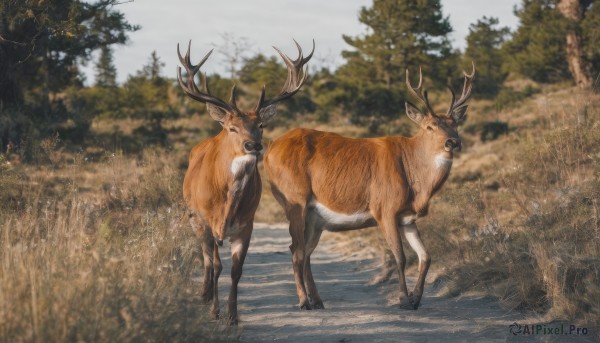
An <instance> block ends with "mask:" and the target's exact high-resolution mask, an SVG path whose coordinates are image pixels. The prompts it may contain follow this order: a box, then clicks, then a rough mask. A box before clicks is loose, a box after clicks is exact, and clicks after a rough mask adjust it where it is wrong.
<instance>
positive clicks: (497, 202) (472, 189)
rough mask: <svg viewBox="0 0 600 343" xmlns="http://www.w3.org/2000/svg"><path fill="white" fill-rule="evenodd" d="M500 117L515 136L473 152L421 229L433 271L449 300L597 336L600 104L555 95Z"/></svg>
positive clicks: (586, 96)
mask: <svg viewBox="0 0 600 343" xmlns="http://www.w3.org/2000/svg"><path fill="white" fill-rule="evenodd" d="M490 115H492V114H490ZM495 115H496V116H499V117H501V119H502V120H504V121H507V122H509V123H512V130H511V132H510V133H509V134H508V135H507V136H503V137H501V138H499V139H497V140H495V141H493V142H476V143H475V145H474V146H472V147H470V148H468V150H467V151H466V152H465V153H464V154H463V155H462V156H461V157H460V159H459V161H457V162H458V163H456V165H455V168H454V169H453V171H452V174H451V177H450V180H449V182H448V183H447V184H446V186H445V188H444V190H443V191H442V192H441V194H440V195H439V196H438V197H437V198H435V199H434V204H433V206H432V209H431V211H430V215H429V217H427V218H426V219H423V220H422V221H421V223H420V227H421V231H422V232H423V234H424V240H425V241H426V242H425V244H426V246H428V247H429V249H430V251H431V253H432V255H433V261H434V268H442V267H444V268H445V270H446V272H445V275H444V276H443V277H444V278H445V279H446V280H447V281H448V284H447V288H446V289H447V292H448V294H450V295H459V294H463V293H465V292H469V291H477V292H482V293H485V294H491V295H494V296H496V297H497V298H499V299H500V301H501V302H502V303H503V304H504V305H505V306H506V307H507V308H510V309H516V310H524V311H526V312H531V313H536V314H537V315H538V316H541V317H542V318H544V319H545V320H568V321H571V322H574V323H577V324H579V325H582V326H588V327H590V328H595V329H596V330H595V331H596V332H598V328H600V235H599V234H600V218H599V217H598V213H599V210H600V178H599V177H600V150H599V148H598V147H599V146H600V97H599V96H598V95H597V94H590V93H581V92H580V91H577V90H575V91H574V90H573V89H571V90H567V91H559V92H552V93H550V94H541V95H538V96H534V97H533V98H530V99H528V100H527V101H525V102H524V103H523V105H522V106H521V107H520V108H514V109H511V110H510V111H508V112H505V113H499V114H495ZM453 260H454V261H457V262H455V263H452V264H444V262H440V261H453ZM436 261H437V262H436Z"/></svg>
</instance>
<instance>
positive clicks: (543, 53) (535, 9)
mask: <svg viewBox="0 0 600 343" xmlns="http://www.w3.org/2000/svg"><path fill="white" fill-rule="evenodd" d="M555 2H556V0H523V3H522V5H521V7H520V8H517V9H515V15H516V16H517V17H519V21H520V25H519V27H518V29H517V31H516V32H515V33H514V34H513V36H512V39H511V40H510V41H508V42H507V43H506V44H505V45H504V47H503V50H504V56H505V60H506V64H505V68H506V71H507V72H510V71H515V72H518V73H520V74H522V75H524V76H526V77H529V78H531V79H532V80H534V81H538V82H556V81H561V80H565V79H567V78H568V77H569V70H568V64H567V60H566V53H565V32H566V20H565V18H564V17H563V16H562V15H561V14H560V13H559V12H558V11H557V10H556V8H555Z"/></svg>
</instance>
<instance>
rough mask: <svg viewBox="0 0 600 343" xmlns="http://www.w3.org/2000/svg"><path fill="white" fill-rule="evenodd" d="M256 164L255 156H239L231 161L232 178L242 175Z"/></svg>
mask: <svg viewBox="0 0 600 343" xmlns="http://www.w3.org/2000/svg"><path fill="white" fill-rule="evenodd" d="M255 164H256V155H244V156H239V157H236V158H234V159H233V161H231V173H232V174H233V175H234V176H236V177H237V176H240V175H241V174H244V173H245V172H246V171H247V170H248V169H249V168H251V167H254V165H255Z"/></svg>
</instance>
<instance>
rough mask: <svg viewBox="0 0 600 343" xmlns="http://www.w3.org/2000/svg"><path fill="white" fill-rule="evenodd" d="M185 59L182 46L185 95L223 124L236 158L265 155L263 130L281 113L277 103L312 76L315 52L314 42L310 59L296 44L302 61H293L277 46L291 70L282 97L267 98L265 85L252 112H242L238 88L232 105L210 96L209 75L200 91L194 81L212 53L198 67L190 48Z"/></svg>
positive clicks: (203, 81) (182, 84)
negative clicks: (310, 63) (308, 67)
mask: <svg viewBox="0 0 600 343" xmlns="http://www.w3.org/2000/svg"><path fill="white" fill-rule="evenodd" d="M191 43H192V42H191V41H190V43H189V44H188V49H187V52H186V54H185V57H182V56H181V52H180V50H179V44H177V54H178V55H179V61H180V62H181V64H182V65H183V67H184V68H185V70H186V74H187V75H186V81H185V82H184V81H183V76H182V72H181V67H179V66H178V67H177V80H178V81H179V85H180V86H181V88H182V89H183V91H184V93H185V94H187V95H188V96H189V97H190V98H192V99H194V100H196V101H199V102H202V103H205V104H206V107H207V110H208V113H209V115H210V116H211V117H212V118H213V119H214V120H216V121H217V122H219V123H220V124H221V126H222V127H223V131H225V134H226V135H227V136H226V137H227V139H228V140H229V141H230V142H231V144H232V146H233V148H234V150H235V152H236V155H243V154H254V155H258V154H260V153H261V152H262V150H263V146H262V144H261V140H262V131H263V127H265V125H267V124H268V123H269V122H270V121H271V120H272V119H273V118H274V117H275V115H276V114H277V104H278V103H279V102H280V101H282V100H285V99H287V98H290V97H292V96H293V95H294V94H296V93H297V92H298V91H299V90H300V88H301V87H302V85H303V84H304V82H305V81H306V78H307V77H308V74H307V70H306V68H305V64H306V63H307V62H308V61H309V60H310V58H311V57H312V55H313V52H314V50H315V42H314V40H313V49H312V51H311V52H310V54H309V55H308V56H307V57H304V55H303V54H302V48H301V47H300V45H299V44H298V43H297V42H296V41H295V40H294V43H296V47H297V48H298V58H296V59H295V60H292V59H291V58H290V57H289V56H287V55H286V54H284V53H283V52H281V51H280V50H279V49H277V48H275V47H273V48H274V49H275V50H276V51H277V52H278V53H279V55H281V57H282V58H283V61H284V62H285V64H286V66H287V70H288V77H287V79H286V81H285V83H284V85H283V88H282V89H281V92H280V93H279V95H277V96H275V97H274V98H271V99H265V87H264V86H263V88H262V91H261V93H260V97H259V99H258V104H257V105H256V107H255V108H254V109H252V110H250V111H246V112H243V111H241V110H240V109H239V108H238V107H237V104H236V86H235V84H234V85H233V87H232V89H231V96H230V98H229V101H228V102H225V101H223V100H221V99H219V98H217V97H215V96H212V95H211V94H210V90H209V88H208V81H207V77H206V75H201V76H200V78H201V79H202V84H203V87H202V88H203V90H200V89H199V88H198V86H197V85H196V83H195V82H194V77H195V75H196V73H198V71H199V70H200V68H201V67H202V65H203V64H204V62H206V60H207V59H208V57H209V56H210V54H211V53H212V50H211V51H209V52H208V53H207V54H206V56H204V58H203V59H202V60H201V61H200V62H199V63H198V64H196V65H193V64H192V62H191V59H190V46H191Z"/></svg>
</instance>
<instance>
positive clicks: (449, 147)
mask: <svg viewBox="0 0 600 343" xmlns="http://www.w3.org/2000/svg"><path fill="white" fill-rule="evenodd" d="M444 149H445V150H446V151H460V150H461V149H462V142H461V141H460V139H456V138H448V139H447V140H446V143H445V144H444Z"/></svg>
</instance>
